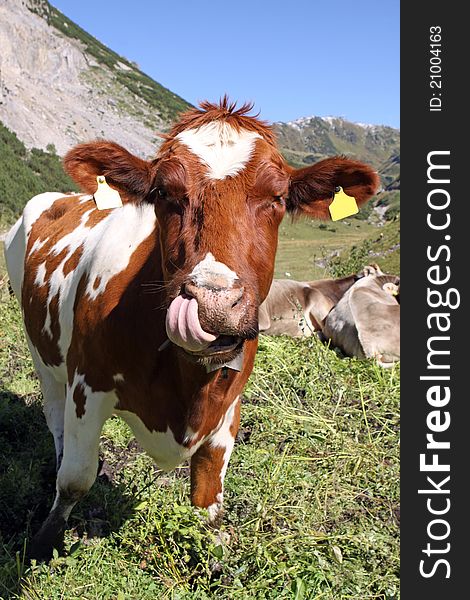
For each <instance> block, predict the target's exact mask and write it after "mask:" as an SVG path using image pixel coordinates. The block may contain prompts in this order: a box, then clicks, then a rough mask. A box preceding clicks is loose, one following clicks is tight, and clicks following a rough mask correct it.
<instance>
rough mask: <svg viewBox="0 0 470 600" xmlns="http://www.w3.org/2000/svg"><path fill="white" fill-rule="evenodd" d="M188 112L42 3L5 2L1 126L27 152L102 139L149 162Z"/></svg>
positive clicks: (0, 36)
mask: <svg viewBox="0 0 470 600" xmlns="http://www.w3.org/2000/svg"><path fill="white" fill-rule="evenodd" d="M188 107H189V104H188V103H187V102H186V101H184V100H183V99H182V98H180V97H179V96H177V95H176V94H174V93H173V92H171V91H169V90H167V89H166V88H164V87H163V86H161V85H160V84H158V83H157V82H155V81H154V80H153V79H151V78H150V77H148V76H147V75H145V74H144V73H142V72H141V71H140V70H139V69H138V68H137V67H136V66H135V65H134V64H133V63H131V62H129V61H128V60H127V59H125V58H123V57H120V56H119V55H117V54H116V53H115V52H113V51H112V50H109V49H108V48H107V47H106V46H104V45H103V44H101V43H100V42H98V40H96V39H95V38H93V37H92V36H91V35H89V34H88V33H86V32H85V31H83V30H82V29H81V28H80V27H78V26H77V25H75V23H73V22H72V21H70V19H68V18H67V17H65V16H64V15H63V14H62V13H61V12H60V11H58V10H57V9H56V8H54V7H53V6H51V5H50V4H49V3H48V2H47V1H46V0H2V3H1V4H0V121H2V122H3V123H4V124H5V125H6V126H7V127H8V128H9V129H11V130H12V131H14V132H15V133H16V134H17V135H18V137H19V138H20V139H21V140H22V141H23V142H24V143H25V144H26V146H27V147H28V148H31V147H33V146H36V147H39V148H43V149H44V148H45V147H46V146H47V145H49V144H54V146H55V147H56V149H57V152H58V153H59V154H60V155H63V154H64V153H65V152H66V151H67V150H68V149H69V148H70V147H71V146H73V145H74V144H76V143H78V142H83V141H85V140H87V139H92V138H96V137H103V138H109V139H112V140H114V141H116V142H118V143H121V144H123V145H125V146H126V147H127V148H128V149H129V150H131V151H132V152H135V153H136V154H139V155H141V156H150V155H153V154H154V152H155V147H156V145H158V140H157V138H156V133H157V132H158V131H164V130H165V129H166V128H167V127H168V125H169V123H170V122H171V121H172V120H173V119H174V118H175V116H176V115H177V114H178V113H179V112H181V111H183V110H185V109H187V108H188Z"/></svg>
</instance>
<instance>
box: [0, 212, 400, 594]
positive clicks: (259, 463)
mask: <svg viewBox="0 0 470 600" xmlns="http://www.w3.org/2000/svg"><path fill="white" fill-rule="evenodd" d="M325 225H326V227H319V223H318V222H316V223H310V222H305V221H303V222H298V223H295V224H289V223H287V222H286V224H285V225H283V226H282V228H281V233H280V244H279V254H278V258H277V262H276V275H277V276H280V277H281V276H285V275H284V274H285V273H286V272H289V273H290V274H291V276H292V278H297V279H315V278H318V277H325V276H331V275H338V276H340V275H342V274H343V273H342V271H344V272H352V271H354V270H356V267H360V266H362V265H364V264H367V263H368V262H378V263H379V264H380V265H381V266H382V265H383V262H384V261H389V260H390V256H392V255H393V260H394V261H395V264H396V265H397V264H398V262H397V260H396V257H397V252H399V249H397V248H395V250H393V252H391V253H390V252H388V250H389V249H390V247H392V246H393V245H394V243H396V237H397V235H398V230H399V229H398V228H399V222H395V223H391V224H389V225H386V226H385V227H384V228H381V229H379V228H376V227H372V226H371V225H369V224H368V223H367V222H364V221H358V220H355V219H351V220H350V224H348V223H346V224H345V223H344V222H343V223H339V224H338V223H327V224H325ZM332 229H335V230H336V231H332ZM380 234H382V235H380ZM393 240H395V242H394V243H391V242H392V241H393ZM387 244H389V245H388V247H387V248H386V247H385V246H387ZM338 250H339V251H340V255H339V256H336V257H335V256H332V253H333V251H338ZM380 252H382V255H380ZM387 252H388V254H387ZM371 253H372V254H371ZM377 254H378V255H377ZM376 255H377V256H376ZM328 257H329V260H328ZM324 260H326V262H322V261H324ZM318 261H320V263H319V264H317V262H318ZM383 268H384V270H385V266H383ZM395 272H396V270H395ZM0 286H1V288H0V330H1V332H2V337H1V345H0V381H1V389H0V449H1V452H0V513H1V514H2V521H1V523H0V598H5V599H6V598H25V599H28V600H29V599H47V600H49V599H57V600H59V599H77V600H78V599H80V600H82V599H83V600H88V599H89V600H91V599H96V600H98V599H99V600H101V599H114V600H124V599H126V600H127V599H128V600H144V599H147V598H148V599H150V598H152V599H154V598H162V599H165V598H168V599H194V600H196V599H208V598H224V599H225V598H227V599H237V598H240V599H258V598H260V599H261V598H266V599H277V598H290V599H293V600H303V599H307V598H311V599H324V600H343V599H344V600H346V599H348V600H369V599H370V600H372V599H377V600H378V599H380V600H392V599H393V600H395V599H398V598H399V579H398V577H399V573H398V569H399V562H398V561H399V558H398V556H399V521H400V508H399V462H398V461H399V365H397V366H396V367H395V368H393V369H390V370H383V369H381V368H380V367H377V366H376V365H375V364H374V363H372V362H366V361H359V360H357V359H349V358H343V357H341V356H340V355H339V354H338V353H336V352H335V351H333V350H331V349H330V348H328V347H326V346H324V345H322V344H320V343H319V342H318V341H317V340H316V339H305V340H292V339H288V338H283V337H279V338H267V337H262V338H261V339H260V347H259V352H258V355H257V359H256V364H255V369H254V372H253V374H252V376H251V378H250V380H249V383H248V386H247V388H246V390H245V392H244V396H243V404H242V421H241V427H240V432H239V435H238V438H237V442H236V446H235V450H234V453H233V455H232V459H231V463H230V466H229V469H228V473H227V477H226V493H225V515H224V520H223V524H222V526H221V529H220V530H213V529H211V528H209V527H208V526H207V524H206V516H207V515H206V514H205V511H204V510H200V509H195V508H193V507H191V506H190V504H189V477H188V466H187V465H182V466H181V467H180V468H179V469H177V470H176V471H174V472H173V473H170V474H168V473H164V472H162V471H160V470H159V469H158V467H157V466H156V465H155V464H154V463H153V462H152V460H151V459H150V458H149V457H147V456H146V455H145V454H144V453H143V452H142V451H141V450H140V448H139V447H138V445H137V443H136V442H135V440H134V439H133V437H132V434H131V432H130V430H129V429H128V428H127V426H126V425H125V424H124V423H123V422H122V421H121V420H120V419H118V418H113V419H111V420H109V421H108V423H107V424H106V426H105V428H104V430H103V434H102V440H101V451H102V458H103V459H104V463H103V467H102V469H101V471H100V474H99V476H98V478H97V481H96V483H95V485H94V486H93V488H92V490H91V492H90V493H89V494H88V496H87V497H86V498H85V499H84V500H83V501H82V502H81V503H80V504H79V505H77V507H76V508H75V509H74V511H73V512H72V515H71V517H70V521H69V526H70V528H69V529H68V531H67V534H66V544H65V549H66V551H65V555H64V556H59V555H57V554H56V555H55V556H54V558H53V559H52V560H51V561H50V563H48V564H35V563H33V564H28V563H27V561H25V559H24V556H25V551H26V548H27V544H28V540H29V539H30V536H31V534H32V533H33V532H35V531H36V530H37V528H38V527H39V525H40V523H41V521H42V519H44V517H45V516H46V514H47V512H48V510H49V508H50V506H51V504H52V501H53V497H54V486H55V472H54V450H53V441H52V436H51V435H50V434H49V432H48V430H47V427H46V423H45V420H44V417H43V415H42V411H41V394H40V391H39V386H38V382H37V379H36V377H35V374H34V371H33V367H32V363H31V360H30V357H29V353H28V349H27V346H26V343H25V340H24V336H23V332H22V327H21V317H20V312H19V309H18V307H17V304H16V301H15V300H14V299H13V298H11V296H10V294H9V292H8V285H7V278H6V275H5V270H4V266H3V265H2V266H1V267H0Z"/></svg>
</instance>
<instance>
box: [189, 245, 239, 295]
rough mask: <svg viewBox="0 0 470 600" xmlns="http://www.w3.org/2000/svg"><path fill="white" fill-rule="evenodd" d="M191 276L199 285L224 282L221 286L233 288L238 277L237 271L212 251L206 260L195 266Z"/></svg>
mask: <svg viewBox="0 0 470 600" xmlns="http://www.w3.org/2000/svg"><path fill="white" fill-rule="evenodd" d="M189 277H190V279H191V280H192V281H194V283H195V284H196V285H197V286H199V287H203V286H210V285H217V284H219V285H220V284H222V285H220V287H226V288H231V287H232V286H233V284H234V282H235V280H236V279H238V275H237V274H236V273H235V271H232V270H231V269H229V268H228V267H227V265H226V264H224V263H221V262H218V261H217V260H215V257H214V255H213V254H212V253H211V252H208V253H207V254H206V257H205V258H204V260H201V262H199V263H198V264H197V265H196V266H195V267H194V269H193V270H192V271H191V273H190V274H189Z"/></svg>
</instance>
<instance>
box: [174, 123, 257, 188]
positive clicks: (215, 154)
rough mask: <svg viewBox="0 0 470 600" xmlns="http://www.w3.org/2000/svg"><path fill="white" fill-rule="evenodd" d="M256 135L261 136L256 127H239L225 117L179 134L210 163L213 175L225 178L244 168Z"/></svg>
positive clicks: (186, 144)
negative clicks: (240, 128) (226, 120)
mask: <svg viewBox="0 0 470 600" xmlns="http://www.w3.org/2000/svg"><path fill="white" fill-rule="evenodd" d="M257 138H261V136H260V134H259V133H256V132H255V131H247V130H246V129H242V130H240V131H237V130H236V129H234V128H233V127H232V126H231V125H229V124H228V123H224V122H223V121H212V122H211V123H207V124H206V125H202V126H201V127H198V128H196V129H187V130H186V131H182V132H181V133H179V134H178V135H177V136H176V139H177V140H179V141H180V142H182V143H183V144H185V146H187V147H188V148H189V149H190V150H191V152H193V153H194V154H195V155H196V156H198V157H199V158H200V159H201V160H202V162H203V163H205V164H206V165H207V167H208V169H209V171H208V176H209V178H210V179H225V178H226V177H233V176H234V175H237V174H238V173H239V172H240V171H242V170H243V169H244V168H245V166H246V164H247V162H248V161H249V160H250V158H251V155H252V154H253V150H254V147H255V142H256V139H257Z"/></svg>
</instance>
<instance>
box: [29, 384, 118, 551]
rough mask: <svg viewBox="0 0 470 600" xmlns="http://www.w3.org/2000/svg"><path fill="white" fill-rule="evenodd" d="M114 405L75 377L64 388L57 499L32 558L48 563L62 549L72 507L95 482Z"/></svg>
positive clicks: (36, 540)
mask: <svg viewBox="0 0 470 600" xmlns="http://www.w3.org/2000/svg"><path fill="white" fill-rule="evenodd" d="M115 402H116V397H115V395H114V394H107V393H103V392H93V391H92V390H91V389H90V388H89V387H88V386H87V385H86V384H85V383H84V380H82V379H81V378H77V377H76V378H75V380H74V383H73V385H72V386H71V387H69V388H68V389H67V399H66V402H65V419H64V453H63V458H62V462H61V465H60V468H59V471H58V473H57V485H56V489H57V492H56V497H55V501H54V504H53V506H52V509H51V512H50V513H49V516H48V517H47V519H46V520H45V521H44V523H43V525H42V527H41V529H40V530H39V531H38V533H37V534H36V535H35V536H34V538H33V540H32V542H31V546H30V549H29V556H30V557H31V558H37V559H39V560H47V559H49V558H50V557H51V556H52V551H53V549H54V548H56V549H58V550H60V549H61V547H62V544H63V537H64V531H65V527H66V523H67V519H68V517H69V515H70V513H71V511H72V508H73V507H74V506H75V504H76V503H77V502H78V501H79V500H80V498H82V497H83V496H84V495H85V494H86V493H87V492H88V490H89V489H90V488H91V486H92V485H93V482H94V481H95V479H96V473H97V465H98V452H99V440H100V434H101V430H102V428H103V424H104V422H105V421H106V419H107V418H108V417H110V416H111V414H112V411H113V407H114V405H115Z"/></svg>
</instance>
